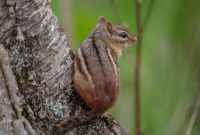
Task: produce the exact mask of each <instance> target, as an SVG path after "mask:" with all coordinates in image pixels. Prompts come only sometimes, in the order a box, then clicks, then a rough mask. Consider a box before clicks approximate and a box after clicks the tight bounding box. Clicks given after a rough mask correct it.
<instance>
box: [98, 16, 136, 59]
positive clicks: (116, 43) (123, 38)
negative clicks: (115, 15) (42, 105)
mask: <svg viewBox="0 0 200 135" xmlns="http://www.w3.org/2000/svg"><path fill="white" fill-rule="evenodd" d="M98 27H99V31H101V32H99V33H101V34H102V35H99V36H101V37H103V38H104V39H105V40H106V42H107V43H108V45H109V47H110V48H111V49H112V50H114V52H115V53H116V54H117V56H120V55H121V51H122V49H123V48H125V47H128V46H130V45H131V44H133V43H134V42H135V41H136V40H137V39H136V37H135V36H133V35H132V34H131V33H130V32H129V31H128V29H127V28H125V27H123V26H120V25H116V24H112V23H111V22H107V21H106V19H105V18H104V17H102V16H100V17H99V23H98V25H97V28H98Z"/></svg>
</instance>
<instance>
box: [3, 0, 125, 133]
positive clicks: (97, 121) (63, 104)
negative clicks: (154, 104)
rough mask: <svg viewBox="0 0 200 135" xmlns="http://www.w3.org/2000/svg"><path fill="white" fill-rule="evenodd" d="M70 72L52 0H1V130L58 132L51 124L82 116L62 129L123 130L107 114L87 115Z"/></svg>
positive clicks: (68, 54) (69, 58) (70, 57)
mask: <svg viewBox="0 0 200 135" xmlns="http://www.w3.org/2000/svg"><path fill="white" fill-rule="evenodd" d="M72 75H73V52H72V50H71V49H70V48H69V46H68V44H67V40H66V36H65V34H64V33H63V31H62V28H61V27H60V26H59V24H58V21H57V18H56V17H55V16H54V15H53V12H52V10H51V7H50V1H48V0H1V1H0V134H6V135H12V134H14V135H26V134H44V135H46V134H57V133H55V132H53V130H54V127H53V125H54V123H56V122H57V121H59V120H62V119H64V120H65V121H70V119H72V118H81V119H82V120H81V121H84V119H85V120H86V122H84V123H79V125H77V126H75V127H71V128H70V130H68V131H67V132H66V133H64V134H70V135H73V134H75V135H79V134H80V135H86V134H88V135H110V134H116V135H126V134H127V133H126V132H125V130H124V129H123V128H122V127H121V126H120V125H119V124H118V123H117V122H115V120H114V119H112V118H111V117H110V116H105V117H103V118H93V117H92V115H91V120H89V119H90V115H88V114H90V109H89V108H88V107H86V106H85V105H84V104H83V102H82V101H81V100H80V98H79V96H78V95H77V94H76V92H75V90H74V89H73V82H72ZM86 114H87V115H86ZM88 120H89V121H88ZM69 123H70V122H69Z"/></svg>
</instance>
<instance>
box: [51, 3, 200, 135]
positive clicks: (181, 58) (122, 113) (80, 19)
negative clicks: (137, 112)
mask: <svg viewBox="0 0 200 135" xmlns="http://www.w3.org/2000/svg"><path fill="white" fill-rule="evenodd" d="M52 2H53V3H52V6H53V8H54V10H55V13H56V14H57V15H58V17H59V19H64V18H65V17H64V15H65V14H64V13H61V11H60V9H59V6H58V1H52ZM115 2H116V9H117V10H118V13H119V16H120V19H121V20H122V24H125V25H127V26H128V27H129V29H130V31H131V32H132V33H134V34H136V26H135V5H134V0H126V1H122V0H116V1H115ZM73 3H74V4H73V8H72V9H73V10H72V11H69V12H71V14H73V15H72V16H73V22H74V25H73V27H74V28H73V29H74V31H75V32H74V34H75V35H74V37H75V40H76V41H75V43H76V45H73V48H75V49H76V48H77V47H78V46H79V45H80V43H81V42H82V41H83V40H84V39H85V38H86V37H87V35H88V34H89V33H90V31H91V30H92V29H93V27H94V26H95V25H96V23H97V18H98V16H102V15H103V16H105V17H106V18H107V19H108V20H110V21H111V22H115V23H117V22H116V18H115V17H114V14H113V10H112V8H111V6H112V5H110V4H109V1H108V0H101V1H92V0H85V1H82V0H74V1H73ZM148 3H149V0H148V1H143V5H142V9H143V11H142V17H143V18H144V16H145V15H146V12H147V7H148ZM199 5H200V2H197V1H196V2H195V0H191V1H186V0H177V1H174V0H166V1H159V0H157V1H155V2H154V6H153V12H152V15H151V18H150V22H149V25H148V27H147V29H146V30H145V32H144V35H143V36H144V37H143V47H142V70H141V72H142V76H141V84H142V88H141V89H142V91H141V115H142V131H143V133H144V135H182V134H185V133H186V129H187V127H188V123H189V120H190V118H191V114H192V113H193V108H194V103H195V101H196V96H195V94H197V92H198V91H197V90H198V89H199V84H198V82H199V80H200V78H198V76H199V73H200V71H199V69H200V63H199V57H200V55H199V54H200V53H199V52H200V46H199V44H200V39H199V34H200V32H199V31H200V18H199V13H200V8H199ZM135 49H136V46H135V45H134V46H132V47H131V49H130V51H124V54H123V56H122V58H121V59H120V62H119V64H120V69H121V92H120V97H119V100H118V103H117V105H116V107H114V108H113V109H111V113H112V114H113V115H114V117H115V118H116V119H117V120H118V121H119V122H120V123H121V124H122V125H123V126H124V127H125V128H126V129H127V131H129V132H130V133H131V134H134V100H133V99H134V91H133V90H134V72H133V71H134V59H135ZM199 117H200V115H199ZM198 120H199V118H198ZM199 134H200V122H196V123H195V125H194V130H193V132H192V135H199Z"/></svg>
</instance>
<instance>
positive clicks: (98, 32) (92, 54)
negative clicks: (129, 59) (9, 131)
mask: <svg viewBox="0 0 200 135" xmlns="http://www.w3.org/2000/svg"><path fill="white" fill-rule="evenodd" d="M121 31H125V32H126V33H127V34H128V37H127V39H121V37H119V32H121ZM134 41H135V37H133V36H132V35H131V34H130V33H129V32H128V31H127V29H126V28H124V27H122V26H119V25H113V24H111V23H110V22H109V23H108V22H106V20H105V18H103V17H100V19H99V24H98V25H97V26H96V28H95V29H94V30H93V31H92V33H91V34H90V35H89V37H88V38H87V39H86V40H85V41H84V42H83V43H82V44H81V46H80V48H79V49H78V51H77V54H76V57H75V66H74V67H75V74H74V86H75V88H76V90H77V92H78V93H79V95H80V97H81V98H82V99H83V101H84V102H85V103H86V104H87V105H88V106H89V107H91V108H92V109H93V110H94V111H95V112H96V114H97V115H102V114H103V113H104V112H106V110H107V109H109V108H111V107H112V106H114V104H115V102H116V99H117V96H118V93H119V70H118V65H117V58H118V57H119V56H120V54H121V50H122V48H124V47H125V44H126V43H133V42H134Z"/></svg>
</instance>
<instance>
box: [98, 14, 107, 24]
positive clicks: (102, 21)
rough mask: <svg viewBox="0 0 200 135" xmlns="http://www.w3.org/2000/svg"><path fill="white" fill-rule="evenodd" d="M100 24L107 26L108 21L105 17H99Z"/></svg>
mask: <svg viewBox="0 0 200 135" xmlns="http://www.w3.org/2000/svg"><path fill="white" fill-rule="evenodd" d="M99 24H103V25H106V19H105V18H104V17H103V16H100V17H99Z"/></svg>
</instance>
